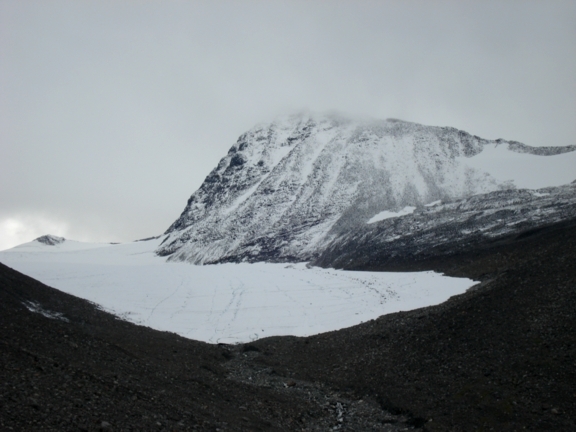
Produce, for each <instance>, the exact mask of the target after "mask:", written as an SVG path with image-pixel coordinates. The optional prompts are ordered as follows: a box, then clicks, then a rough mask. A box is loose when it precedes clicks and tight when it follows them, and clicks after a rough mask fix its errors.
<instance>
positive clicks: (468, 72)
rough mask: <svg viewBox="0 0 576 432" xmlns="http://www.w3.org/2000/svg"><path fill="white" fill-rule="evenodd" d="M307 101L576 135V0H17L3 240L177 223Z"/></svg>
mask: <svg viewBox="0 0 576 432" xmlns="http://www.w3.org/2000/svg"><path fill="white" fill-rule="evenodd" d="M301 109H310V110H313V111H320V112H322V111H326V110H336V111H340V112H342V113H348V114H351V115H366V116H371V117H376V118H388V117H394V118H400V119H404V120H409V121H413V122H418V123H423V124H428V125H438V126H453V127H456V128H459V129H463V130H466V131H468V132H470V133H472V134H476V135H479V136H481V137H483V138H490V139H495V138H505V139H513V140H517V141H521V142H524V143H525V144H529V145H533V146H543V145H569V144H576V139H575V137H576V2H575V1H551V0H546V1H544V0H541V1H527V0H518V1H502V0H499V1H494V2H491V1H487V0H477V1H462V0H453V1H440V0H436V1H405V0H402V1H400V0H398V1H361V0H350V1H327V0H325V1H320V0H318V1H295V0H290V1H268V0H258V1H242V0H233V1H214V0H210V1H192V0H186V1H185V0H181V1H178V0H162V1H160V0H158V1H151V0H150V1H144V0H142V1H129V0H123V1H112V0H110V1H105V0H94V1H83V0H70V1H51V0H39V1H32V0H26V1H23V0H0V249H5V248H7V247H11V246H14V245H16V244H19V243H22V242H25V241H30V240H32V239H34V238H35V237H38V236H39V235H42V234H46V233H52V234H57V235H62V236H65V237H67V238H71V239H77V240H88V241H129V240H134V239H137V238H142V237H148V236H152V235H157V234H160V233H162V232H163V231H165V230H166V228H168V226H169V225H170V224H171V223H172V222H173V221H174V220H175V219H176V218H177V217H178V216H179V215H180V213H181V211H182V210H183V209H184V206H185V204H186V201H187V199H188V197H189V196H190V195H191V194H192V193H193V192H194V191H195V190H196V189H197V188H198V187H199V186H200V184H201V183H202V181H203V179H204V178H205V177H206V175H207V174H208V173H209V172H210V171H211V170H212V168H214V166H215V165H216V164H217V162H218V160H219V159H220V158H221V157H222V156H224V155H225V154H226V152H227V150H228V149H229V148H230V146H231V145H232V144H233V143H234V142H235V141H236V139H237V137H238V136H239V135H240V134H241V133H243V132H244V131H246V130H248V129H250V128H251V127H252V126H254V124H256V123H260V122H263V121H268V120H271V119H273V118H274V117H275V116H277V115H278V114H282V113H286V112H291V111H298V110H301Z"/></svg>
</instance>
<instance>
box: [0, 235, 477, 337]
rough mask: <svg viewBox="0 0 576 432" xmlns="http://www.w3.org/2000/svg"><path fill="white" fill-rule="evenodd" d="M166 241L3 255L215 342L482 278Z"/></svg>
mask: <svg viewBox="0 0 576 432" xmlns="http://www.w3.org/2000/svg"><path fill="white" fill-rule="evenodd" d="M161 240H162V239H156V240H152V241H146V242H134V243H127V244H120V245H107V244H102V245H97V244H96V245H95V244H84V243H80V242H73V241H69V240H67V241H65V242H64V243H62V244H59V245H56V246H47V245H43V244H40V243H38V242H35V241H34V242H30V243H27V244H24V245H21V246H17V247H16V248H13V249H9V250H7V251H3V252H0V261H2V262H3V263H5V264H6V265H8V266H10V267H13V268H14V269H16V270H18V271H20V272H22V273H25V274H27V275H29V276H31V277H34V278H36V279H38V280H40V281H42V282H43V283H45V284H47V285H49V286H52V287H54V288H57V289H59V290H61V291H64V292H67V293H69V294H72V295H75V296H77V297H81V298H84V299H87V300H90V301H92V302H94V303H97V304H98V305H100V306H101V307H102V308H103V309H105V310H107V311H109V312H111V313H113V314H115V315H117V316H119V317H121V318H123V319H126V320H128V321H131V322H134V323H137V324H141V325H146V326H149V327H152V328H154V329H157V330H165V331H171V332H174V333H178V334H180V335H182V336H184V337H187V338H191V339H196V340H201V341H205V342H209V343H221V342H223V343H241V342H248V341H252V340H255V339H259V338H262V337H267V336H277V335H294V336H308V335H313V334H317V333H322V332H327V331H332V330H337V329H340V328H345V327H349V326H353V325H356V324H359V323H361V322H364V321H368V320H370V319H374V318H377V317H378V316H381V315H384V314H388V313H392V312H397V311H401V310H411V309H415V308H420V307H424V306H429V305H433V304H438V303H441V302H443V301H445V300H447V299H448V298H449V297H451V296H453V295H456V294H461V293H463V292H464V291H466V289H468V288H469V287H470V286H472V285H473V284H474V282H473V281H471V280H469V279H460V278H450V277H446V276H442V275H439V274H437V273H434V272H419V273H379V272H351V271H340V270H334V269H321V268H316V267H313V268H307V266H306V265H305V264H304V263H299V264H270V263H256V264H247V263H241V264H222V265H211V266H195V265H191V264H187V263H167V262H166V261H165V259H163V258H160V257H157V256H155V255H154V252H153V251H154V250H155V249H156V247H157V246H158V244H159V243H160V241H161Z"/></svg>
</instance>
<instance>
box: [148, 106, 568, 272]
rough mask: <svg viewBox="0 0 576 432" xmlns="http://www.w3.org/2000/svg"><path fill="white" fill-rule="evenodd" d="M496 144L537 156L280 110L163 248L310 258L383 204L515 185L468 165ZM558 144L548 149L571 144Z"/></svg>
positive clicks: (438, 130)
mask: <svg viewBox="0 0 576 432" xmlns="http://www.w3.org/2000/svg"><path fill="white" fill-rule="evenodd" d="M488 144H493V145H498V146H500V145H502V144H504V145H507V148H508V149H509V150H510V151H511V152H513V153H515V154H516V153H517V154H519V153H521V152H523V153H531V154H538V151H537V150H536V149H535V148H533V147H529V146H525V145H523V144H520V143H515V142H507V141H503V140H500V141H499V142H496V141H490V140H485V139H482V138H480V137H477V136H473V135H470V134H468V133H467V132H464V131H461V130H458V129H455V128H443V127H434V126H423V125H420V124H417V123H410V122H406V121H402V120H396V119H388V120H378V119H361V120H358V119H352V118H350V117H347V116H344V115H342V114H339V113H327V114H316V113H310V112H308V111H301V112H299V113H296V114H292V115H288V116H282V117H279V118H277V119H276V120H274V121H272V122H271V123H267V124H260V125H257V126H255V127H254V128H252V129H250V130H249V131H247V132H246V133H244V134H242V135H241V136H240V137H239V138H238V140H237V142H236V143H235V144H234V145H233V146H232V147H231V148H230V150H229V152H228V154H227V155H226V156H224V157H223V158H222V159H221V160H220V163H219V164H218V166H217V167H216V168H214V170H212V172H211V173H210V174H209V175H208V176H207V177H206V179H205V181H204V183H203V184H202V185H201V187H200V188H199V189H198V190H197V191H196V192H195V193H194V194H193V195H192V196H191V197H190V199H189V200H188V203H187V205H186V207H185V209H184V211H183V212H182V214H181V216H180V217H179V218H178V219H177V220H176V221H175V222H174V223H173V224H172V225H171V226H170V228H169V229H168V230H167V231H166V234H168V235H167V237H166V239H165V241H164V242H163V243H162V244H161V246H160V247H159V248H158V250H157V253H158V254H159V255H162V256H168V255H169V256H170V258H169V259H170V260H184V261H190V262H193V263H196V264H203V263H215V262H225V261H236V262H237V261H263V260H272V261H294V260H296V261H307V260H310V259H313V258H314V257H315V256H317V254H318V253H319V251H320V250H321V249H322V248H323V247H325V246H326V245H327V244H328V243H329V242H330V241H332V240H333V239H334V238H336V237H337V236H339V235H341V234H342V233H344V232H347V231H349V230H350V229H353V228H354V227H356V226H361V225H364V224H366V222H367V221H369V220H370V219H371V218H372V217H374V215H376V214H378V213H381V212H383V211H389V212H399V211H401V210H402V209H403V208H406V207H415V208H419V207H422V206H423V205H425V204H427V203H431V202H434V201H437V200H442V201H443V202H447V201H452V200H456V199H461V198H465V197H469V196H472V195H475V194H480V193H487V192H492V191H496V190H502V189H510V188H514V187H515V185H514V184H513V182H511V181H502V180H500V179H498V178H496V177H494V176H492V175H490V174H489V173H487V172H485V171H482V170H481V169H477V168H474V167H471V166H469V165H468V164H467V163H466V159H467V158H473V157H475V156H476V155H478V154H480V153H482V152H483V150H484V148H485V147H486V146H487V145H488ZM554 149H557V148H552V150H548V151H546V152H545V153H546V154H556V153H561V152H562V151H563V150H562V151H557V150H554ZM554 152H556V153H554Z"/></svg>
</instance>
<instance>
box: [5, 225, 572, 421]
mask: <svg viewBox="0 0 576 432" xmlns="http://www.w3.org/2000/svg"><path fill="white" fill-rule="evenodd" d="M575 262H576V221H574V220H572V221H571V222H564V223H562V224H557V225H554V226H549V227H545V228H540V229H539V230H536V231H531V232H526V233H524V234H520V235H515V236H509V237H506V238H500V239H498V240H497V241H494V242H492V243H490V242H487V243H482V245H481V246H479V247H478V248H477V249H475V250H473V251H466V252H462V253H460V254H453V253H450V254H445V255H435V256H432V257H430V256H428V255H426V256H424V257H421V258H419V257H418V256H414V257H409V258H407V257H402V256H396V257H395V258H394V259H393V260H391V259H390V258H389V257H387V256H385V254H383V255H382V257H381V259H377V258H374V257H373V258H372V259H371V260H370V263H369V267H370V268H367V267H368V264H366V263H361V262H360V261H358V262H356V263H355V262H354V261H353V260H352V261H350V262H349V264H348V266H349V267H351V268H362V269H371V270H398V271H402V270H414V269H435V270H438V271H443V272H445V273H447V274H450V275H454V276H466V277H470V278H473V279H476V280H479V281H482V283H481V284H480V285H477V286H476V287H475V288H474V289H472V290H470V291H469V292H468V293H466V294H464V295H461V296H457V297H455V298H452V299H451V300H449V301H448V302H446V303H444V304H442V305H439V306H435V307H430V308H425V309H420V310H416V311H411V312H402V313H397V314H392V315H388V316H384V317H381V318H379V319H377V320H374V321H370V322H367V323H364V324H362V325H359V326H356V327H353V328H349V329H344V330H341V331H338V332H332V333H327V334H323V335H318V336H314V337H309V338H295V337H275V338H268V339H263V340H260V341H257V342H255V343H252V344H249V345H239V346H214V345H208V344H204V343H200V342H196V341H191V340H186V339H183V338H181V337H179V336H176V335H174V334H171V333H164V332H158V331H154V330H151V329H148V328H145V327H139V326H136V325H133V324H130V323H127V322H124V321H121V320H118V319H116V318H115V317H113V316H111V315H109V314H106V313H105V312H102V311H100V310H98V309H97V308H96V307H94V306H93V305H92V304H90V303H88V302H86V301H84V300H80V299H77V298H74V297H72V296H69V295H67V294H63V293H61V292H59V291H57V290H54V289H52V288H49V287H46V286H45V285H43V284H41V283H39V282H37V281H35V280H33V279H30V278H28V277H26V276H24V275H21V274H19V273H17V272H15V271H12V270H11V269H8V268H7V267H5V266H2V265H0V328H1V334H0V355H1V359H2V360H1V364H0V374H1V376H0V429H1V430H10V429H13V430H99V429H100V430H111V431H112V430H130V429H132V430H194V429H196V430H213V431H215V430H218V429H220V430H222V431H226V430H247V431H248V430H289V431H295V430H324V431H325V430H334V428H336V430H358V431H369V430H405V429H421V430H429V431H436V430H437V431H447V430H448V431H449V430H454V431H470V430H495V431H504V430H523V429H527V430H537V431H542V430H551V431H570V430H576V265H575V264H574V263H575ZM30 309H32V310H35V311H36V312H33V311H31V310H30ZM43 313H44V314H43ZM59 314H61V315H59ZM45 315H50V317H46V316H45Z"/></svg>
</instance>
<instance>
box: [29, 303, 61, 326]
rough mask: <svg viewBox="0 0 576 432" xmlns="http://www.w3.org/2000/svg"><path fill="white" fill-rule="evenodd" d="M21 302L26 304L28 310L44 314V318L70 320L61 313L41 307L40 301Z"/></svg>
mask: <svg viewBox="0 0 576 432" xmlns="http://www.w3.org/2000/svg"><path fill="white" fill-rule="evenodd" d="M22 304H23V305H24V306H26V309H28V310H29V311H30V312H34V313H39V314H40V315H42V316H45V317H46V318H50V319H59V320H61V321H65V322H70V320H69V319H68V318H66V317H65V316H64V315H63V314H62V313H60V312H53V311H49V310H47V309H44V308H42V306H41V305H40V303H37V302H32V301H27V302H23V303H22Z"/></svg>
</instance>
